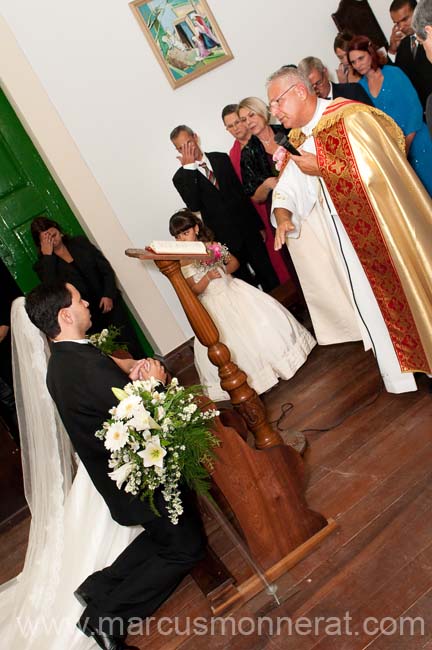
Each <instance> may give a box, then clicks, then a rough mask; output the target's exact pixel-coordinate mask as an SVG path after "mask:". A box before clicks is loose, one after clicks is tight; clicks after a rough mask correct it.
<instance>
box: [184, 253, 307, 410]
mask: <svg viewBox="0 0 432 650" xmlns="http://www.w3.org/2000/svg"><path fill="white" fill-rule="evenodd" d="M212 268H214V267H212ZM208 269H209V267H206V266H204V265H203V264H199V263H193V264H187V265H186V266H182V272H183V275H184V276H185V277H186V278H190V277H193V278H194V280H195V282H199V281H200V280H201V279H202V277H203V275H205V273H207V271H208ZM217 270H218V271H219V273H220V276H221V277H220V279H216V280H211V282H209V284H208V286H207V287H206V289H205V290H204V291H203V292H202V293H201V294H200V295H199V296H198V298H199V300H200V301H201V302H202V304H203V305H204V307H205V308H206V310H207V311H208V313H209V314H210V316H211V317H212V319H213V321H214V323H215V325H216V327H217V328H218V330H219V335H220V340H221V341H222V343H225V344H226V345H227V346H228V348H229V349H230V352H231V358H232V360H233V361H234V362H235V363H236V364H237V365H238V366H239V368H241V369H242V370H244V372H245V373H246V374H247V375H248V382H249V384H250V385H251V386H252V388H254V389H255V390H256V392H257V393H258V394H260V393H264V392H265V391H266V390H268V389H269V388H271V387H272V386H274V385H275V384H277V382H278V380H279V379H290V378H291V377H292V376H293V375H294V374H295V373H296V372H297V370H298V369H299V368H300V366H302V365H303V364H304V362H305V361H306V359H307V356H308V354H309V352H310V351H311V350H312V348H313V347H314V346H315V345H316V341H315V339H314V338H313V336H311V334H309V332H308V331H307V330H306V329H305V328H304V327H303V325H301V324H300V323H299V322H298V321H297V320H296V319H295V318H294V316H293V315H292V314H290V312H289V311H288V310H287V309H285V308H284V307H282V305H281V304H280V303H278V302H277V301H276V300H275V299H274V298H272V297H271V296H269V295H267V294H266V293H264V292H262V291H259V290H258V289H255V287H252V286H251V285H249V284H247V283H246V282H243V281H242V280H237V279H236V278H233V277H232V276H231V275H227V274H226V273H225V271H224V266H223V264H220V265H219V266H218V267H217ZM194 352H195V365H196V368H197V371H198V374H199V377H200V383H201V384H202V385H203V386H204V389H205V392H206V393H207V394H208V396H209V397H210V398H211V399H212V400H214V401H220V400H226V399H229V395H228V393H226V392H225V391H223V390H222V388H221V387H220V382H219V376H218V372H217V368H216V366H214V365H213V364H212V363H211V361H210V360H209V358H208V356H207V348H205V347H204V346H203V345H201V343H200V342H199V341H198V340H197V338H195V343H194Z"/></svg>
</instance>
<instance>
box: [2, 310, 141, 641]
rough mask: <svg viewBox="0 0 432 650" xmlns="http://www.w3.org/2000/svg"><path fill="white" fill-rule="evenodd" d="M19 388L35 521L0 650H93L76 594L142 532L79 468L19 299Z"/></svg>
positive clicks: (11, 592) (10, 592) (8, 600)
mask: <svg viewBox="0 0 432 650" xmlns="http://www.w3.org/2000/svg"><path fill="white" fill-rule="evenodd" d="M11 331H12V336H13V355H14V383H15V392H16V400H17V410H18V419H19V424H20V435H21V445H22V460H23V473H24V486H25V493H26V498H27V501H28V504H29V508H30V511H31V515H32V521H31V528H30V535H29V543H28V548H27V554H26V558H25V564H24V568H23V571H22V573H21V574H20V575H19V576H17V577H16V578H14V579H13V580H11V581H9V582H8V583H6V584H4V585H2V586H1V587H0V629H1V637H0V638H1V641H0V648H1V649H3V648H5V650H6V648H7V649H8V650H9V648H14V649H16V650H18V649H19V650H59V649H67V650H93V649H96V648H97V647H98V646H97V645H96V644H95V643H94V641H92V640H91V639H89V638H87V637H86V636H85V635H84V634H82V632H79V631H78V630H77V628H76V627H75V625H76V622H77V620H78V619H79V617H80V615H81V613H82V611H83V608H82V607H81V605H80V604H79V603H78V601H77V600H76V599H75V598H74V596H73V592H74V590H75V589H76V588H77V587H78V586H79V585H80V584H81V582H83V580H84V579H85V578H86V577H87V576H88V575H89V574H91V573H93V572H94V571H97V570H98V569H102V568H103V567H105V566H107V565H109V564H111V563H112V562H113V561H114V560H115V558H116V557H117V556H118V555H119V554H120V553H121V552H122V551H123V550H124V548H125V547H126V546H127V545H128V544H129V543H130V542H131V541H132V539H133V538H134V537H135V536H136V535H137V534H138V533H139V532H142V528H141V527H125V526H120V525H118V524H117V523H115V522H114V521H113V520H112V518H111V516H110V513H109V510H108V507H107V506H106V504H105V502H104V500H103V499H102V497H101V496H100V494H99V493H98V492H97V490H96V488H95V487H94V486H93V483H92V482H91V480H90V478H89V476H88V474H87V471H86V469H85V467H84V465H83V464H82V463H79V465H78V470H77V472H76V475H75V478H74V479H72V475H73V456H72V453H71V447H70V443H69V439H68V437H67V435H66V433H65V431H64V430H63V427H62V425H61V422H60V421H59V418H58V416H57V413H56V411H55V408H54V404H53V402H52V400H51V397H50V395H49V393H48V390H47V388H46V383H45V378H46V346H45V343H44V339H43V337H42V335H41V334H40V332H39V331H38V330H37V329H36V328H35V327H34V326H33V325H32V324H31V323H30V321H29V319H28V317H27V314H26V313H25V309H24V299H23V298H19V299H18V300H17V301H15V302H14V304H13V307H12V328H11Z"/></svg>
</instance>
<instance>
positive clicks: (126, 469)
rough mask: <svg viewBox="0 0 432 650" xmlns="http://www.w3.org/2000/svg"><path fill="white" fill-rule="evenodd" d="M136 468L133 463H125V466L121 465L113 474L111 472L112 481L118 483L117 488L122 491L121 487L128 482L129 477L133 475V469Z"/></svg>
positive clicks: (109, 474)
mask: <svg viewBox="0 0 432 650" xmlns="http://www.w3.org/2000/svg"><path fill="white" fill-rule="evenodd" d="M133 467H134V464H133V463H132V462H130V463H125V464H124V465H121V466H120V467H117V469H115V470H114V471H113V472H109V473H108V476H109V477H110V479H112V480H113V481H115V482H116V483H117V487H118V489H119V490H120V488H121V486H122V485H123V483H124V482H125V481H126V479H127V477H128V476H129V474H130V473H131V471H132V469H133Z"/></svg>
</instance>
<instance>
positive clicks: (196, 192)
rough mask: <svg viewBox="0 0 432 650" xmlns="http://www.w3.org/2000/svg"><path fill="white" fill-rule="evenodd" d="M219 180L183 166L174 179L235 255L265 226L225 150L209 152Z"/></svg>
mask: <svg viewBox="0 0 432 650" xmlns="http://www.w3.org/2000/svg"><path fill="white" fill-rule="evenodd" d="M206 156H207V158H208V159H209V161H210V164H211V166H212V169H213V172H214V174H215V176H216V179H217V181H218V185H219V189H217V188H216V187H215V186H214V185H213V184H212V183H211V182H210V181H209V180H208V179H207V178H206V177H205V176H204V175H203V174H201V172H200V171H199V170H198V169H184V168H183V167H180V169H178V170H177V171H176V173H175V174H174V177H173V183H174V186H175V188H176V190H177V191H178V193H179V194H180V196H181V197H182V199H183V201H184V202H185V204H186V205H187V207H188V208H189V210H192V211H193V212H198V211H199V212H201V217H202V220H203V221H204V223H205V225H206V226H207V227H208V228H210V229H211V230H212V231H213V233H214V235H215V238H216V239H217V241H220V242H222V243H223V244H226V245H227V246H228V248H229V249H230V250H231V251H232V253H233V254H234V255H235V254H236V251H238V250H239V249H241V247H242V244H243V242H244V240H245V238H246V237H247V236H248V235H249V234H250V233H251V232H253V231H255V232H256V233H257V234H258V232H259V230H261V229H262V228H263V225H262V222H261V219H260V218H259V216H258V214H257V212H256V210H255V209H254V208H253V206H252V204H251V203H250V201H249V199H248V198H247V196H246V195H245V193H244V191H243V187H242V185H241V183H240V181H239V179H238V178H237V175H236V173H235V171H234V168H233V166H232V164H231V160H230V159H229V156H228V155H227V154H226V153H220V152H217V151H214V152H212V153H206Z"/></svg>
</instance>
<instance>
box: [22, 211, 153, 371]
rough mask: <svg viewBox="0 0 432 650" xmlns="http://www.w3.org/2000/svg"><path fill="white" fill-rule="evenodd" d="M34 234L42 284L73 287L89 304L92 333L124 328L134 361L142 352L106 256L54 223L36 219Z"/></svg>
mask: <svg viewBox="0 0 432 650" xmlns="http://www.w3.org/2000/svg"><path fill="white" fill-rule="evenodd" d="M31 234H32V237H33V241H34V243H35V245H36V248H37V250H38V253H39V259H38V260H37V262H36V263H35V265H34V270H35V271H36V273H37V274H38V276H39V278H40V279H41V281H42V282H53V281H55V280H64V281H65V282H69V283H70V284H73V286H74V287H76V289H78V291H79V292H80V294H81V295H82V296H83V298H84V299H85V300H87V302H88V303H89V306H90V312H91V316H92V328H91V330H90V332H100V331H101V330H103V329H104V328H105V327H109V326H110V325H114V326H116V327H119V328H121V333H120V339H121V340H122V341H124V342H125V343H126V344H127V346H128V350H129V352H130V353H131V355H132V356H133V357H134V358H135V359H139V358H140V357H141V356H142V353H143V351H142V349H141V346H140V344H139V341H138V339H137V336H136V334H135V331H134V329H133V327H132V325H131V323H130V321H129V318H128V315H127V313H126V310H125V308H124V305H123V302H122V299H121V294H120V292H119V290H118V289H117V286H116V281H115V275H114V271H113V269H112V267H111V265H110V263H109V262H108V260H107V259H106V257H104V255H102V253H101V252H100V250H99V249H98V248H96V246H93V244H91V243H90V242H89V240H88V239H87V238H86V237H81V236H75V237H70V236H69V235H66V234H64V233H63V231H62V229H61V226H60V225H59V224H58V223H57V222H56V221H53V220H52V219H47V218H46V217H37V218H36V219H34V220H33V222H32V224H31Z"/></svg>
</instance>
